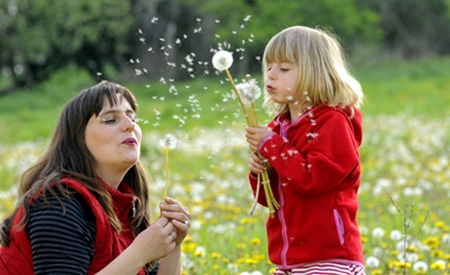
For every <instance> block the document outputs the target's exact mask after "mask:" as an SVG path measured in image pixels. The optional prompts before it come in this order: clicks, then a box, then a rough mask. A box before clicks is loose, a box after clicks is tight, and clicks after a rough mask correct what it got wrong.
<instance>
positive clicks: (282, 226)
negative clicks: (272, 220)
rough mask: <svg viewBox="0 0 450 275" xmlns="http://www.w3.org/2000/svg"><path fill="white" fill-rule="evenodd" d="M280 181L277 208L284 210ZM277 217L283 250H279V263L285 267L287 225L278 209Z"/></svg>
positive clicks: (282, 213) (287, 245)
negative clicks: (278, 204)
mask: <svg viewBox="0 0 450 275" xmlns="http://www.w3.org/2000/svg"><path fill="white" fill-rule="evenodd" d="M281 189H282V187H281V183H280V182H279V183H278V190H279V193H280V203H281V207H280V209H279V210H284V209H283V206H284V196H283V190H281ZM278 217H279V219H280V223H281V236H282V237H283V250H282V251H281V264H282V266H283V268H286V267H287V259H286V254H287V251H288V249H289V242H288V233H287V227H286V220H285V218H284V211H278Z"/></svg>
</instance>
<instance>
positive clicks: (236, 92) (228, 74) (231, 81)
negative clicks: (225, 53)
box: [225, 69, 248, 123]
mask: <svg viewBox="0 0 450 275" xmlns="http://www.w3.org/2000/svg"><path fill="white" fill-rule="evenodd" d="M225 72H226V73H227V76H228V79H229V80H230V83H231V87H233V91H234V93H235V94H236V96H237V98H238V99H239V103H240V104H241V107H242V111H244V114H245V118H246V119H247V123H248V114H247V109H246V108H245V105H244V103H242V99H241V95H240V94H239V91H238V89H237V88H236V85H235V84H234V81H233V78H232V77H231V74H230V71H228V69H225Z"/></svg>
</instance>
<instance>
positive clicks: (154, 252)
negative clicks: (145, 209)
mask: <svg viewBox="0 0 450 275" xmlns="http://www.w3.org/2000/svg"><path fill="white" fill-rule="evenodd" d="M174 230H175V228H174V226H173V224H172V223H171V222H170V221H169V219H167V218H166V217H160V218H158V219H157V220H156V221H155V222H153V223H152V224H151V225H150V226H149V227H147V229H145V230H144V231H142V232H141V233H140V234H139V235H137V236H136V239H135V240H134V241H133V245H135V246H137V247H138V248H139V250H138V251H141V252H142V253H141V255H142V256H147V257H148V259H146V261H145V262H144V263H148V262H151V261H154V260H157V259H160V258H162V257H164V256H166V255H167V254H169V253H170V252H172V250H173V249H174V248H175V246H176V243H175V237H176V234H175V233H174Z"/></svg>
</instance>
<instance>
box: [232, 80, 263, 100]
mask: <svg viewBox="0 0 450 275" xmlns="http://www.w3.org/2000/svg"><path fill="white" fill-rule="evenodd" d="M236 88H237V90H238V92H239V94H240V95H241V100H242V103H244V105H249V104H252V103H253V102H255V100H257V99H258V98H259V97H260V96H261V88H259V86H258V84H257V83H256V80H254V79H252V80H250V81H245V82H243V83H240V84H238V85H236Z"/></svg>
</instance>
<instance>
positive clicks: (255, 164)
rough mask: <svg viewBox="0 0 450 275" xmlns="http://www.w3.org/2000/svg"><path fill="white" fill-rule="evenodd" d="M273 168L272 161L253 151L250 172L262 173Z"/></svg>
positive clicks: (249, 163)
mask: <svg viewBox="0 0 450 275" xmlns="http://www.w3.org/2000/svg"><path fill="white" fill-rule="evenodd" d="M272 168H273V167H272V165H271V164H270V162H269V161H268V160H267V159H264V158H261V157H260V156H259V155H258V154H257V153H255V152H253V153H252V154H251V155H250V161H249V162H248V169H250V172H252V173H253V174H260V173H262V171H264V170H267V171H270V170H272Z"/></svg>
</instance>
